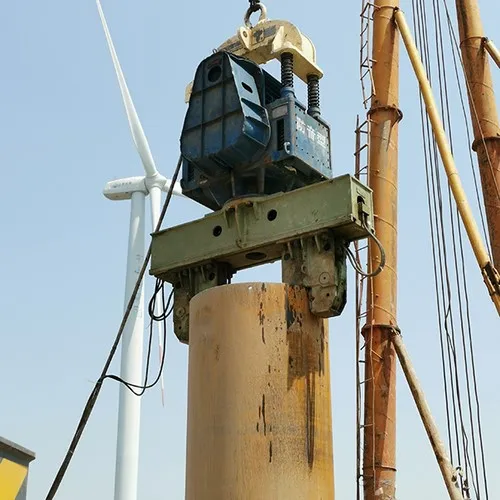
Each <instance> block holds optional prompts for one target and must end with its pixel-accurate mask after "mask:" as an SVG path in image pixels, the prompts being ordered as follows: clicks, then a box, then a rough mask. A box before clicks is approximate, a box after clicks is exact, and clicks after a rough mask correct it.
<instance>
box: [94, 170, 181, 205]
mask: <svg viewBox="0 0 500 500" xmlns="http://www.w3.org/2000/svg"><path fill="white" fill-rule="evenodd" d="M171 184H172V181H171V180H170V179H167V178H166V177H164V176H163V175H161V174H158V173H157V174H156V175H154V176H152V177H147V176H144V175H142V176H135V177H126V178H124V179H116V180H113V181H109V182H108V183H107V184H106V186H104V189H103V194H104V196H105V197H106V198H108V200H113V201H120V200H130V199H131V198H132V194H133V193H143V194H144V195H146V196H147V195H148V194H149V193H150V192H151V189H152V188H155V187H157V188H159V189H161V190H162V191H165V192H167V191H168V190H169V189H170V185H171ZM173 194H176V195H178V196H182V188H181V186H180V184H179V183H178V182H176V183H175V185H174V190H173Z"/></svg>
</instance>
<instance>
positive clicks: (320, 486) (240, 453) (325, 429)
mask: <svg viewBox="0 0 500 500" xmlns="http://www.w3.org/2000/svg"><path fill="white" fill-rule="evenodd" d="M189 330H190V338H189V379H188V427H187V469H186V500H232V499H235V498H237V499H241V500H263V499H286V500H318V499H324V500H333V499H334V481H333V445H332V416H331V396H330V366H329V355H328V330H327V322H326V321H325V320H323V319H321V318H318V317H316V316H313V315H312V314H311V313H310V311H309V300H308V296H307V292H306V290H305V289H304V288H301V287H294V286H289V285H285V284H281V283H279V284H264V283H245V284H233V285H224V286H219V287H215V288H211V289H210V290H207V291H204V292H202V293H200V294H198V295H196V296H195V297H194V298H193V299H192V300H191V305H190V325H189Z"/></svg>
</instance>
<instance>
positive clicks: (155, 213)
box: [149, 187, 167, 407]
mask: <svg viewBox="0 0 500 500" xmlns="http://www.w3.org/2000/svg"><path fill="white" fill-rule="evenodd" d="M149 196H150V198H151V222H152V226H153V231H156V226H157V225H158V220H159V219H160V211H161V189H160V188H158V187H152V188H151V189H150V191H149ZM161 312H162V311H161V309H160V302H159V301H156V303H155V310H154V313H155V316H159V315H160V314H161ZM156 329H157V331H158V354H159V358H158V361H159V363H160V365H161V360H162V358H163V356H164V354H163V352H164V350H165V349H166V348H167V346H166V345H163V335H162V333H161V327H160V324H159V323H158V322H156ZM165 344H166V337H165ZM164 368H165V366H164ZM160 390H161V404H162V406H163V407H164V406H165V384H164V381H163V372H162V373H161V374H160Z"/></svg>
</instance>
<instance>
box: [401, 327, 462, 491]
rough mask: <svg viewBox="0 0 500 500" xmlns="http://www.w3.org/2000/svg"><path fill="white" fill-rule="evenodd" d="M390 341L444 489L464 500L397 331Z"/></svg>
mask: <svg viewBox="0 0 500 500" xmlns="http://www.w3.org/2000/svg"><path fill="white" fill-rule="evenodd" d="M392 341H393V343H394V347H395V348H396V352H397V355H398V359H399V362H400V363H401V368H402V369H403V373H404V374H405V377H406V381H407V382H408V385H409V387H410V390H411V393H412V395H413V400H414V401H415V405H416V407H417V410H418V412H419V414H420V417H421V419H422V423H423V424H424V427H425V431H426V432H427V436H428V437H429V441H430V443H431V446H432V449H433V451H434V454H435V456H436V460H437V462H438V465H439V469H440V470H441V475H442V476H443V479H444V482H445V485H446V489H447V490H448V494H449V495H450V500H464V497H463V495H462V493H461V491H460V489H459V488H458V484H457V472H456V470H455V469H454V468H453V465H452V464H451V461H450V459H449V457H448V453H447V452H446V447H445V445H444V443H443V441H442V440H441V437H440V436H439V430H438V428H437V425H436V422H435V421H434V418H433V416H432V413H431V410H430V408H429V404H428V403H427V400H426V399H425V394H424V391H423V389H422V386H421V385H420V382H419V380H418V377H417V373H416V372H415V369H414V367H413V364H412V362H411V360H410V356H409V354H408V351H407V350H406V347H405V345H404V342H403V339H402V337H401V335H400V333H399V332H397V331H393V337H392Z"/></svg>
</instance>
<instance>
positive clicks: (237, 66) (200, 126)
mask: <svg viewBox="0 0 500 500" xmlns="http://www.w3.org/2000/svg"><path fill="white" fill-rule="evenodd" d="M253 10H260V19H259V21H258V23H256V25H255V26H252V25H251V24H250V20H249V17H250V14H251V13H252V9H250V10H249V11H247V14H246V17H245V26H243V27H241V28H240V29H239V30H238V33H237V34H236V36H234V37H232V38H230V39H229V40H227V41H226V42H225V43H224V44H222V45H221V46H220V47H219V49H218V50H217V51H216V52H215V53H213V54H212V55H210V56H209V57H207V58H206V59H204V60H203V61H202V62H201V63H200V64H199V66H198V68H197V70H196V74H195V78H194V81H193V82H192V84H191V85H190V86H189V87H188V90H187V93H186V100H187V102H188V109H187V113H186V118H185V121H184V126H183V129H182V134H181V139H180V143H181V155H182V161H183V165H182V166H183V168H182V180H181V186H182V190H183V193H184V195H185V196H187V197H189V198H191V199H193V200H195V201H196V202H198V203H200V204H202V205H204V206H205V207H207V208H209V209H211V210H213V211H214V212H213V213H210V214H209V215H207V216H206V217H204V218H202V219H199V220H196V221H193V222H190V223H187V224H183V225H181V226H177V227H172V228H169V229H166V230H164V231H160V232H158V233H156V234H154V235H153V247H152V267H151V274H153V275H155V276H156V277H158V278H160V279H162V280H166V281H168V282H170V283H171V284H172V285H173V286H174V290H175V291H174V330H175V333H176V335H177V337H178V338H179V340H181V341H182V342H186V343H187V342H188V340H189V301H190V299H191V298H192V297H193V296H194V295H196V294H197V293H199V292H200V291H202V290H204V289H207V288H210V287H213V286H218V285H222V284H226V283H228V282H229V281H230V279H231V277H232V276H233V275H234V274H235V273H236V272H237V271H239V270H241V269H245V268H249V267H252V266H255V265H259V264H263V263H269V262H273V261H276V260H280V259H281V261H282V264H283V281H284V282H286V283H289V284H293V285H302V286H305V287H306V288H307V289H308V291H309V299H310V305H311V311H312V312H313V313H314V314H317V315H318V316H321V317H331V316H336V315H338V314H340V313H341V312H342V310H343V308H344V306H345V302H346V267H347V266H346V256H347V252H348V250H347V247H348V245H349V243H350V242H352V241H354V240H357V239H361V238H366V237H368V236H373V229H372V228H373V210H372V194H371V191H370V189H369V188H367V187H366V186H364V185H362V184H361V183H360V182H358V181H357V180H356V179H355V178H353V177H351V176H349V175H344V176H341V177H336V178H333V177H332V161H331V152H330V151H331V148H330V127H329V126H328V124H327V123H326V122H325V121H324V120H323V118H322V117H321V113H320V99H319V95H320V88H319V87H320V79H321V78H322V76H323V73H322V71H321V69H320V68H319V67H318V66H317V64H316V51H315V48H314V45H313V44H312V42H311V41H310V40H309V39H308V38H307V37H305V36H304V35H303V34H302V33H301V32H300V31H299V30H298V29H297V28H296V27H295V26H293V25H292V24H291V23H289V22H287V21H271V20H268V19H267V17H266V9H265V7H264V5H262V4H260V3H259V4H257V6H256V9H253ZM272 59H277V60H278V61H279V62H280V63H281V81H278V80H277V79H276V78H274V77H273V76H272V75H270V74H269V73H268V72H266V71H265V70H264V69H263V68H262V67H261V66H260V65H262V64H265V63H267V62H269V61H271V60H272ZM296 77H297V78H298V79H300V80H302V82H303V83H304V84H305V85H307V94H308V103H307V106H306V105H304V104H303V103H301V102H300V101H299V100H298V99H297V97H296V94H295V87H294V80H295V78H296Z"/></svg>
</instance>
